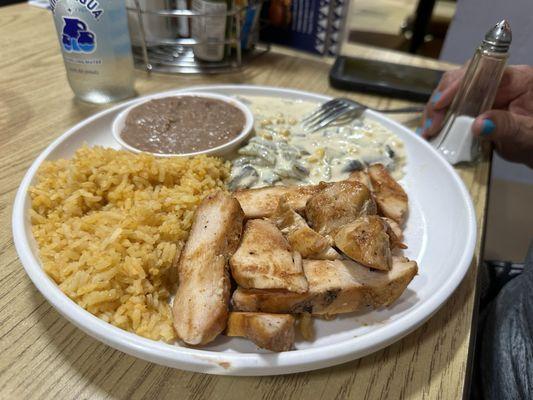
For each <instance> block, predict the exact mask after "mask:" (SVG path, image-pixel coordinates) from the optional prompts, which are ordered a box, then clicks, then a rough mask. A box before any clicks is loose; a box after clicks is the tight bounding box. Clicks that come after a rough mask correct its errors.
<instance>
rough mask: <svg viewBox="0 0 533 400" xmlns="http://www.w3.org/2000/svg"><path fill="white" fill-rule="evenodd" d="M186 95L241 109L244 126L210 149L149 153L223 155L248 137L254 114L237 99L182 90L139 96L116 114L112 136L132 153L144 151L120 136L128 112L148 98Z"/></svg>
mask: <svg viewBox="0 0 533 400" xmlns="http://www.w3.org/2000/svg"><path fill="white" fill-rule="evenodd" d="M187 96H189V97H204V98H208V99H216V100H221V101H224V102H226V103H228V104H231V105H232V106H234V107H237V108H238V109H239V110H241V111H242V113H243V114H244V117H245V122H244V127H243V128H242V130H241V132H240V133H239V134H238V135H237V137H236V138H234V139H233V140H231V141H229V142H227V143H224V144H222V145H220V146H217V147H213V148H211V149H206V150H201V151H196V152H193V153H168V154H163V153H154V152H149V153H151V154H153V155H154V156H157V157H176V156H178V157H190V156H197V155H199V154H208V155H213V156H224V155H226V154H229V153H231V152H232V151H234V150H236V149H237V148H238V147H239V146H240V144H241V143H242V142H243V141H244V140H245V139H246V138H247V137H248V135H249V134H250V132H251V131H252V129H253V127H254V115H253V114H252V112H251V111H250V109H249V108H248V107H247V106H246V105H245V104H244V103H242V102H240V101H239V100H237V99H235V98H233V97H229V96H224V95H221V94H217V93H205V92H182V93H179V94H174V95H169V94H168V93H159V94H155V95H149V96H145V97H141V98H140V99H139V101H137V102H135V103H134V104H132V105H130V106H129V107H127V108H126V109H125V110H124V111H122V112H121V113H120V114H118V115H117V117H116V118H115V120H114V121H113V127H112V132H113V137H114V138H115V140H116V141H117V142H118V143H119V144H120V145H121V146H122V147H123V148H125V149H127V150H129V151H131V152H133V153H142V152H146V151H144V150H140V149H138V148H136V147H134V146H132V145H130V144H128V143H126V142H125V141H124V140H123V139H122V137H121V132H122V130H123V129H124V126H125V125H126V118H127V117H128V114H129V113H130V111H131V110H132V109H134V108H136V107H139V106H140V105H142V104H144V103H147V102H149V101H150V100H153V99H162V98H166V97H187Z"/></svg>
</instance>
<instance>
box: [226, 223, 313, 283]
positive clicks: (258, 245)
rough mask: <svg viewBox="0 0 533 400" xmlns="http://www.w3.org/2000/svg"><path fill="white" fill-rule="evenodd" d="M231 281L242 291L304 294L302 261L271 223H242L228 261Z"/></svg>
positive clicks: (304, 280) (305, 281)
mask: <svg viewBox="0 0 533 400" xmlns="http://www.w3.org/2000/svg"><path fill="white" fill-rule="evenodd" d="M230 265H231V274H232V276H233V279H235V281H236V282H237V283H238V284H239V285H240V286H242V287H244V288H249V289H252V288H255V289H285V290H288V291H291V292H297V293H303V292H306V291H307V280H306V279H305V276H304V273H303V268H302V257H301V256H300V254H299V253H298V252H294V251H292V249H291V247H290V245H289V243H288V242H287V240H286V239H285V238H284V237H283V234H282V233H281V231H280V230H279V229H278V228H277V227H276V225H274V223H273V222H271V221H269V220H264V219H251V220H248V222H246V226H245V228H244V233H243V238H242V242H241V245H240V246H239V248H238V250H237V251H236V252H235V254H234V255H233V256H232V257H231V260H230Z"/></svg>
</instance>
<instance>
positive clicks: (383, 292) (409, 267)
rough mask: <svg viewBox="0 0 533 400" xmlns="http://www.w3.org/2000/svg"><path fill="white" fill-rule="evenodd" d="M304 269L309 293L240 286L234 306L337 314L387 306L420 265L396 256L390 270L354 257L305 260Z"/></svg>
mask: <svg viewBox="0 0 533 400" xmlns="http://www.w3.org/2000/svg"><path fill="white" fill-rule="evenodd" d="M304 271H305V275H306V277H307V280H308V282H309V291H308V292H307V293H303V294H297V293H289V292H286V291H276V290H247V289H243V288H238V289H237V290H236V291H235V292H234V293H233V298H232V303H233V307H234V309H235V310H240V311H260V312H271V313H301V312H309V313H312V314H317V315H320V314H328V315H334V314H341V313H348V312H352V311H358V310H361V309H364V308H365V307H372V308H378V307H384V306H388V305H390V304H392V303H393V302H394V301H396V300H397V299H398V298H399V297H400V296H401V294H402V293H403V292H404V290H405V289H406V287H407V285H409V282H411V280H412V279H413V278H414V276H415V275H416V274H417V271H418V267H417V264H416V262H414V261H409V260H408V259H407V258H404V257H393V262H392V268H391V270H390V271H387V272H384V271H375V270H372V269H369V268H366V267H363V266H362V265H360V264H357V263H356V262H354V261H350V260H334V261H329V260H304Z"/></svg>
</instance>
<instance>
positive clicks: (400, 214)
mask: <svg viewBox="0 0 533 400" xmlns="http://www.w3.org/2000/svg"><path fill="white" fill-rule="evenodd" d="M368 175H369V177H370V181H371V182H372V194H373V195H374V198H375V199H376V203H377V205H378V210H379V212H380V214H381V215H383V216H385V217H387V218H391V219H393V220H394V221H396V222H397V223H398V224H399V225H400V226H402V225H403V223H404V222H405V218H406V216H407V210H408V205H407V194H406V193H405V191H404V190H403V189H402V187H401V186H400V185H399V184H398V182H396V181H395V180H394V178H392V177H391V176H390V174H389V172H388V171H387V169H386V168H385V167H384V166H383V165H382V164H374V165H371V166H370V167H368Z"/></svg>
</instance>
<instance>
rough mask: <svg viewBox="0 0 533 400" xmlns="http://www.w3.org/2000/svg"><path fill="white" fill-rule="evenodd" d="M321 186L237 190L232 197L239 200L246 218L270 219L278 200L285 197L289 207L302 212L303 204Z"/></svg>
mask: <svg viewBox="0 0 533 400" xmlns="http://www.w3.org/2000/svg"><path fill="white" fill-rule="evenodd" d="M322 188H323V186H320V185H310V186H270V187H264V188H259V189H243V190H237V191H236V192H234V193H233V195H234V196H235V197H236V198H237V200H239V203H240V204H241V207H242V209H243V211H244V214H245V215H246V218H250V219H251V218H264V217H270V216H271V215H272V214H273V213H274V211H276V208H277V207H278V202H279V199H280V198H281V197H282V196H286V198H287V203H288V204H289V206H290V207H291V208H292V209H294V210H295V211H297V212H300V211H303V210H304V208H305V203H306V202H307V200H308V199H309V198H310V197H311V196H312V195H314V194H316V193H318V192H319V191H320V190H322Z"/></svg>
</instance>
